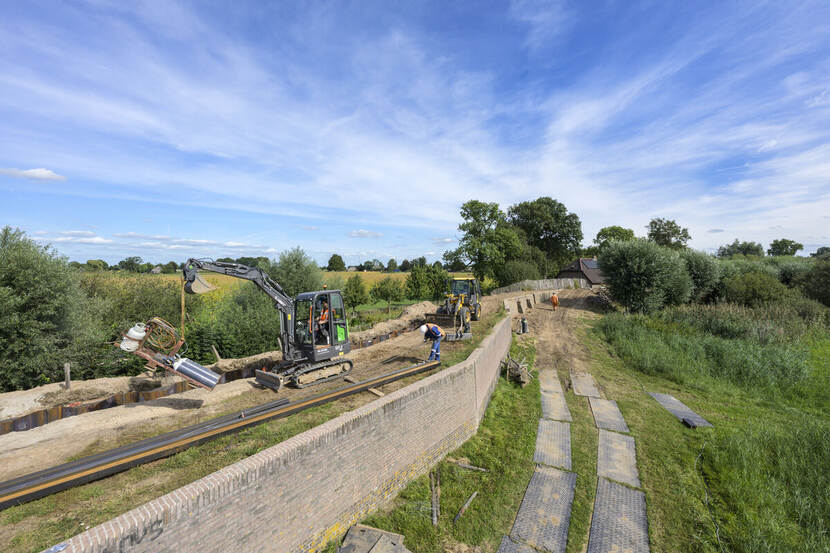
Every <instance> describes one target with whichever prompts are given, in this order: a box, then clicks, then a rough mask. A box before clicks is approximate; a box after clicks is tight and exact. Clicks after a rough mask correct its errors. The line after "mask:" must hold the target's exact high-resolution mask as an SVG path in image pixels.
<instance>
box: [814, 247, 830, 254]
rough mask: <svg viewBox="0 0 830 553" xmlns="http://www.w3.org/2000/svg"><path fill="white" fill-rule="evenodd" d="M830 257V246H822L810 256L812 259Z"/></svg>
mask: <svg viewBox="0 0 830 553" xmlns="http://www.w3.org/2000/svg"><path fill="white" fill-rule="evenodd" d="M825 256H830V246H822V247H820V248H818V249H817V250H816V251H814V252H813V253H811V254H810V257H825Z"/></svg>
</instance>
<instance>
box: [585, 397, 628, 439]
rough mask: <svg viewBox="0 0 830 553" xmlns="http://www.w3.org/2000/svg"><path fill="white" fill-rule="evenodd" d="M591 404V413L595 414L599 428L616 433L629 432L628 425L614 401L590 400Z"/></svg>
mask: <svg viewBox="0 0 830 553" xmlns="http://www.w3.org/2000/svg"><path fill="white" fill-rule="evenodd" d="M588 401H589V402H590V404H591V412H593V413H594V421H595V422H596V424H597V428H603V429H605V430H613V431H614V432H628V425H627V424H625V419H624V418H623V416H622V413H620V408H619V407H617V402H616V401H614V400H613V399H599V398H596V397H591V398H588Z"/></svg>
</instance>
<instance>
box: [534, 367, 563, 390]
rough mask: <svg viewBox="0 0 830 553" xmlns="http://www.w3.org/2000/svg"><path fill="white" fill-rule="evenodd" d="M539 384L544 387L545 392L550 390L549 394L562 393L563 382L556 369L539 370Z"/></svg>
mask: <svg viewBox="0 0 830 553" xmlns="http://www.w3.org/2000/svg"><path fill="white" fill-rule="evenodd" d="M539 385H540V386H541V387H542V391H543V392H548V393H549V394H561V393H562V384H561V383H560V382H559V377H558V376H557V375H556V371H554V370H552V369H543V370H541V371H539Z"/></svg>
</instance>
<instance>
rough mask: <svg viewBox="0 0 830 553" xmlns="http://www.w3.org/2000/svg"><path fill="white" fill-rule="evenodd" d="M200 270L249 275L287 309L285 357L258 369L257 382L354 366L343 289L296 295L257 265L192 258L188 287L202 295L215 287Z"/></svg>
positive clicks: (277, 383)
mask: <svg viewBox="0 0 830 553" xmlns="http://www.w3.org/2000/svg"><path fill="white" fill-rule="evenodd" d="M199 270H203V271H212V272H214V273H220V274H223V275H228V276H232V277H236V278H241V279H245V280H250V281H251V282H253V283H254V284H256V285H257V286H258V287H259V288H260V289H261V290H262V291H263V292H265V293H266V294H268V297H270V298H271V299H272V300H274V305H275V307H276V308H277V309H278V310H279V311H280V313H281V314H282V319H281V324H280V337H279V341H280V349H281V351H282V358H283V361H282V362H281V363H279V364H277V365H275V366H273V367H270V368H267V369H263V370H257V371H256V372H255V376H256V381H257V382H258V383H260V384H262V385H263V386H267V387H268V388H271V389H273V390H275V391H276V390H279V389H280V388H281V387H282V386H283V385H284V384H286V383H290V384H292V385H294V386H296V387H297V388H303V387H305V386H310V385H312V384H320V383H322V382H327V381H329V380H333V379H335V378H341V377H343V376H346V375H347V374H349V372H350V371H351V370H352V367H353V363H352V361H351V360H350V359H346V358H344V357H343V356H344V355H346V354H347V353H349V351H351V343H350V342H349V329H348V324H347V322H346V309H345V307H344V304H343V296H342V295H341V294H340V290H319V291H317V292H303V293H302V294H299V295H298V296H297V297H296V298H291V297H290V296H288V295H287V294H286V293H285V291H284V290H283V289H282V286H280V285H279V284H278V283H277V282H276V281H275V280H274V279H272V278H271V277H270V276H268V274H267V273H266V272H265V271H263V270H262V269H260V268H258V267H248V266H246V265H241V264H239V263H227V262H224V261H213V260H211V259H188V260H187V262H186V263H185V264H184V269H183V272H184V280H185V284H184V289H185V291H187V292H188V293H190V294H203V293H205V292H207V291H210V290H212V289H213V287H212V286H211V285H210V284H208V283H207V282H205V281H204V280H202V278H201V277H200V276H199V274H198V271H199Z"/></svg>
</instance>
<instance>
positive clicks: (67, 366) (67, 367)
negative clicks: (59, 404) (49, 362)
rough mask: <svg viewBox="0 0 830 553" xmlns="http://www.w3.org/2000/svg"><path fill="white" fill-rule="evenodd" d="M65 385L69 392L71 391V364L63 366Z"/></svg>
mask: <svg viewBox="0 0 830 553" xmlns="http://www.w3.org/2000/svg"><path fill="white" fill-rule="evenodd" d="M63 385H64V386H65V387H66V389H67V390H68V389H69V385H70V380H69V363H64V364H63Z"/></svg>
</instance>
